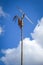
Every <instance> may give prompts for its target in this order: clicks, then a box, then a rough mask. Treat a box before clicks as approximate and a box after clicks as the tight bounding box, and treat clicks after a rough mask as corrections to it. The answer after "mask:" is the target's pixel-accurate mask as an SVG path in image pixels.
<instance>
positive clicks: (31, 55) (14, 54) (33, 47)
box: [1, 18, 43, 65]
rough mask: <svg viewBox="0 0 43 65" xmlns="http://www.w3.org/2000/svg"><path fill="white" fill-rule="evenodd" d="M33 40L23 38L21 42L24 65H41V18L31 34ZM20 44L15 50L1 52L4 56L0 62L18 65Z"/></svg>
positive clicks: (42, 41) (42, 64)
mask: <svg viewBox="0 0 43 65" xmlns="http://www.w3.org/2000/svg"><path fill="white" fill-rule="evenodd" d="M31 36H32V38H33V40H30V38H25V39H24V40H23V62H24V65H43V47H42V46H43V40H42V39H43V18H41V20H39V23H38V24H37V25H36V27H35V29H34V31H33V33H31ZM20 49H21V42H20V44H19V45H18V47H17V48H12V49H6V50H1V52H2V53H3V54H5V55H4V56H2V57H1V61H3V62H4V63H5V65H20V58H21V50H20Z"/></svg>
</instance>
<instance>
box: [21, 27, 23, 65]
mask: <svg viewBox="0 0 43 65" xmlns="http://www.w3.org/2000/svg"><path fill="white" fill-rule="evenodd" d="M21 65H23V26H22V28H21Z"/></svg>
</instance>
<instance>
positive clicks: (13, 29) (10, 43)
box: [0, 0, 43, 65]
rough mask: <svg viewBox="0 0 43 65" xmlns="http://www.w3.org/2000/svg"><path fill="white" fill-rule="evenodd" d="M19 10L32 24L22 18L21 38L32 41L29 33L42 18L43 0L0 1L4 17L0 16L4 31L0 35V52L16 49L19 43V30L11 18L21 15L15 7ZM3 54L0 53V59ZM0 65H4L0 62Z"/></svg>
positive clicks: (0, 24)
mask: <svg viewBox="0 0 43 65" xmlns="http://www.w3.org/2000/svg"><path fill="white" fill-rule="evenodd" d="M17 6H18V7H19V8H21V9H22V10H23V11H24V12H25V13H26V14H27V16H29V18H30V19H31V20H32V22H33V24H31V23H30V22H29V21H27V20H26V19H25V18H24V26H23V37H24V38H30V39H31V40H33V38H32V36H31V33H32V32H33V30H34V28H35V27H36V25H37V24H38V20H40V18H41V17H43V0H0V7H2V10H3V12H4V13H5V14H8V15H5V16H6V17H4V16H3V15H0V26H1V27H2V28H3V30H4V31H2V33H1V34H0V50H1V49H8V48H11V49H12V48H17V47H18V45H19V42H20V39H21V37H20V28H19V26H18V23H17V21H16V22H14V21H13V16H15V15H16V14H18V16H21V13H20V12H19V11H18V10H17V8H16V7H17ZM2 55H3V54H1V53H0V57H1V56H2ZM0 63H1V65H4V64H3V63H2V62H0Z"/></svg>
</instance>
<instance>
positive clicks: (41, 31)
mask: <svg viewBox="0 0 43 65" xmlns="http://www.w3.org/2000/svg"><path fill="white" fill-rule="evenodd" d="M32 37H33V39H35V40H36V41H37V42H38V43H39V44H40V45H41V46H42V47H43V17H42V18H41V20H39V23H38V24H37V25H36V27H35V29H34V31H33V33H32Z"/></svg>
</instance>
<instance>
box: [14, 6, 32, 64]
mask: <svg viewBox="0 0 43 65" xmlns="http://www.w3.org/2000/svg"><path fill="white" fill-rule="evenodd" d="M17 9H18V10H19V12H20V13H22V17H21V18H20V17H19V16H18V15H16V16H14V17H13V20H15V19H18V25H19V27H20V29H21V65H23V19H24V17H25V18H26V19H27V20H28V21H29V22H30V23H32V24H33V22H32V21H31V19H30V18H29V17H28V16H27V15H26V14H25V13H24V12H23V10H22V9H20V8H18V7H17Z"/></svg>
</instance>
